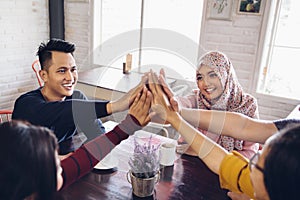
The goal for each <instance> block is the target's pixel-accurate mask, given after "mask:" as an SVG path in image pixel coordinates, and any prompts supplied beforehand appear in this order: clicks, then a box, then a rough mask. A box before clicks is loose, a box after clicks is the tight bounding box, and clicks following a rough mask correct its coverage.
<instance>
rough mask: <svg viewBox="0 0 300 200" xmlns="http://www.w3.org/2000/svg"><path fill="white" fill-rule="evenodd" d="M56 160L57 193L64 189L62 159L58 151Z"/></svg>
mask: <svg viewBox="0 0 300 200" xmlns="http://www.w3.org/2000/svg"><path fill="white" fill-rule="evenodd" d="M55 158H56V176H57V191H58V190H59V189H60V188H61V187H62V185H63V177H62V174H61V173H62V168H61V166H60V159H59V157H58V153H57V151H56V152H55Z"/></svg>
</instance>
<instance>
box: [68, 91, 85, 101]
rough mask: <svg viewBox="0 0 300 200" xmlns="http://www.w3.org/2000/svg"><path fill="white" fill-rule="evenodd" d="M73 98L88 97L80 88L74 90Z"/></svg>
mask: <svg viewBox="0 0 300 200" xmlns="http://www.w3.org/2000/svg"><path fill="white" fill-rule="evenodd" d="M71 98H72V99H87V97H86V95H85V94H84V93H83V92H82V91H80V90H74V92H73V94H72V97H71Z"/></svg>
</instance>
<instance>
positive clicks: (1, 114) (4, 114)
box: [0, 110, 12, 123]
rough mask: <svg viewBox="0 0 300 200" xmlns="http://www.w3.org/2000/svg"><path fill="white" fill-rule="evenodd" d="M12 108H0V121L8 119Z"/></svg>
mask: <svg viewBox="0 0 300 200" xmlns="http://www.w3.org/2000/svg"><path fill="white" fill-rule="evenodd" d="M11 115H12V110H0V123H2V122H6V121H10V120H11Z"/></svg>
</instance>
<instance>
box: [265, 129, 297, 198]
mask: <svg viewBox="0 0 300 200" xmlns="http://www.w3.org/2000/svg"><path fill="white" fill-rule="evenodd" d="M267 150H268V151H269V152H268V154H267V155H266V158H265V164H264V183H265V186H266V189H267V191H268V194H269V197H270V199H271V200H284V199H289V200H296V199H299V189H300V126H293V127H290V128H287V129H283V130H282V131H281V132H280V133H278V135H277V137H275V138H274V139H272V140H271V141H270V143H269V144H268V149H267Z"/></svg>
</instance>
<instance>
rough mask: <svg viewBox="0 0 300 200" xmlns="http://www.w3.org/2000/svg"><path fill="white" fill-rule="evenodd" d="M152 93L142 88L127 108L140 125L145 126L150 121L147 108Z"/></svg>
mask: <svg viewBox="0 0 300 200" xmlns="http://www.w3.org/2000/svg"><path fill="white" fill-rule="evenodd" d="M151 101H152V94H151V92H150V91H149V90H148V89H147V88H146V86H144V87H143V89H142V90H141V91H140V92H139V93H137V94H136V96H135V98H134V101H133V103H132V105H131V106H130V108H129V111H128V114H131V115H133V116H134V117H135V118H136V119H137V120H138V121H139V123H140V124H141V126H145V125H147V124H148V122H149V121H150V116H149V109H150V107H151Z"/></svg>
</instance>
